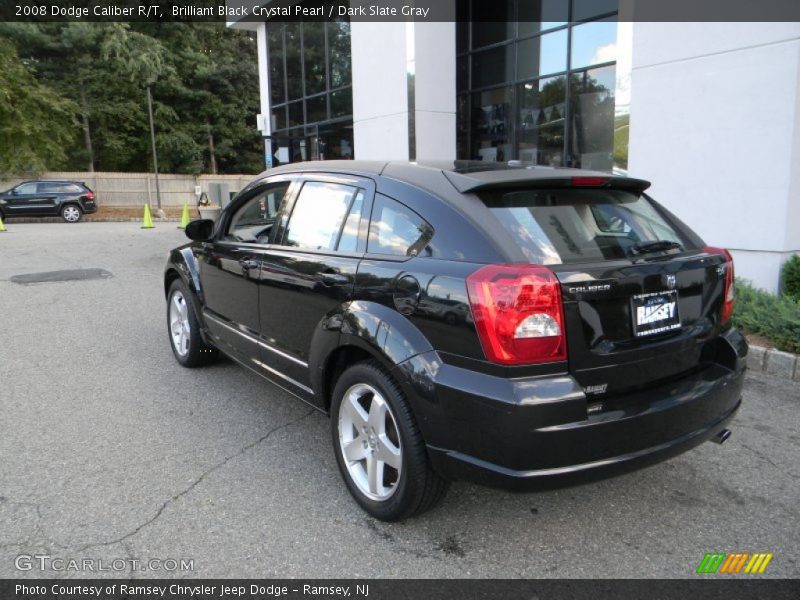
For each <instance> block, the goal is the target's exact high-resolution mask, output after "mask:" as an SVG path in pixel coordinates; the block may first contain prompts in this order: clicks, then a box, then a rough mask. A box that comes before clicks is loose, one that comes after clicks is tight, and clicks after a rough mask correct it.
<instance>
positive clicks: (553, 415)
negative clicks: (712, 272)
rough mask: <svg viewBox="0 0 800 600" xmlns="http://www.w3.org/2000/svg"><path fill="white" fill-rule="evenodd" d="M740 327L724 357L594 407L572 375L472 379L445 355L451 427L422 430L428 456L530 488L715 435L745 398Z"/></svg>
mask: <svg viewBox="0 0 800 600" xmlns="http://www.w3.org/2000/svg"><path fill="white" fill-rule="evenodd" d="M729 335H732V336H738V337H741V336H740V335H739V334H738V333H732V334H729ZM738 337H737V338H736V339H731V340H728V341H726V340H725V339H724V338H723V339H722V340H721V341H722V342H724V343H725V347H726V348H727V352H728V354H729V356H728V360H726V361H724V364H720V363H712V364H710V365H706V366H705V368H703V369H702V370H701V371H699V372H697V373H695V374H692V375H690V376H686V377H684V378H682V379H679V380H677V381H670V382H668V383H665V384H663V385H660V386H658V387H655V388H649V389H647V390H645V391H642V392H636V393H631V394H627V395H624V396H617V397H614V398H609V399H607V400H602V404H601V403H600V402H597V401H595V400H594V398H593V399H592V400H593V402H592V404H591V406H592V410H591V411H590V410H589V406H590V405H589V403H588V402H587V399H586V396H585V395H584V394H583V392H582V390H581V389H580V387H579V386H578V384H577V382H575V381H574V380H573V379H572V378H571V377H570V376H566V375H565V376H560V377H545V378H533V379H526V380H505V379H499V378H494V377H489V376H484V375H479V376H477V377H478V378H486V377H489V379H493V380H496V381H493V382H483V383H481V384H479V385H477V386H476V374H475V373H474V372H469V375H466V374H465V373H459V371H462V370H461V369H458V368H457V367H453V366H450V365H445V364H442V365H440V367H439V368H438V369H437V371H436V376H435V382H434V386H435V396H436V399H437V403H438V405H439V406H440V407H441V410H442V415H443V418H444V419H445V421H446V423H447V427H448V430H447V434H446V435H444V436H438V435H433V436H426V439H427V440H428V442H429V445H428V451H429V456H430V458H431V461H432V464H433V466H434V468H435V469H436V470H437V471H438V472H439V473H441V474H442V475H443V476H445V477H447V478H449V479H456V480H458V479H461V480H469V481H474V482H477V483H481V484H484V485H489V486H492V487H500V488H506V489H512V490H519V491H524V490H534V489H545V488H552V487H560V486H565V485H574V484H578V483H584V482H587V481H591V480H594V479H599V478H604V477H608V476H611V475H614V474H618V473H623V472H627V471H631V470H634V469H637V468H641V467H644V466H647V465H650V464H653V463H656V462H659V461H662V460H665V459H667V458H670V457H672V456H675V455H677V454H680V453H682V452H685V451H687V450H689V449H691V448H693V447H695V446H697V445H698V444H700V443H702V442H704V441H706V440H709V439H710V438H712V437H714V436H715V435H717V434H718V433H719V432H720V431H721V430H722V429H724V428H725V427H726V425H727V424H728V423H729V422H730V421H731V419H732V418H733V416H734V414H735V413H736V411H737V410H738V408H739V406H740V403H741V392H742V385H743V381H744V372H745V361H744V357H745V355H746V352H747V348H746V345H745V344H744V343H743V340H740V339H738ZM491 390H494V391H493V392H492V391H491ZM487 392H490V393H489V394H488V395H487ZM437 441H442V442H444V443H438V444H437V443H436V442H437Z"/></svg>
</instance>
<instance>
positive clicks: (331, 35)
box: [327, 21, 352, 112]
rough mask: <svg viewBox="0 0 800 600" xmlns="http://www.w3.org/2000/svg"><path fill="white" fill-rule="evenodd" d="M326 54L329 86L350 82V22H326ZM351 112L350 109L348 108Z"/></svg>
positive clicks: (339, 85)
mask: <svg viewBox="0 0 800 600" xmlns="http://www.w3.org/2000/svg"><path fill="white" fill-rule="evenodd" d="M327 26H328V46H329V48H328V56H329V59H330V71H331V88H338V87H342V86H344V85H350V84H351V83H352V76H351V73H350V23H349V22H348V21H333V22H331V23H328V25H327ZM350 112H352V109H350Z"/></svg>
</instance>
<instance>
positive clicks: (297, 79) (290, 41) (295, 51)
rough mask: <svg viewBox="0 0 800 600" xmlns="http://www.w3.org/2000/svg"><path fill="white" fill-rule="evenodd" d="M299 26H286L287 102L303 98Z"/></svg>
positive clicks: (296, 24) (292, 24) (294, 24)
mask: <svg viewBox="0 0 800 600" xmlns="http://www.w3.org/2000/svg"><path fill="white" fill-rule="evenodd" d="M300 25H301V24H300V23H287V24H286V50H285V51H286V83H287V86H286V87H287V92H288V93H289V100H293V99H295V98H302V97H303V67H302V61H301V60H300V52H301V48H300Z"/></svg>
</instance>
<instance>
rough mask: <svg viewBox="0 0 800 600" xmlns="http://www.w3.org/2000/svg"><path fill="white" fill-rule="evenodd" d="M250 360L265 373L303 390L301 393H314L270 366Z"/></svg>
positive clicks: (253, 359)
mask: <svg viewBox="0 0 800 600" xmlns="http://www.w3.org/2000/svg"><path fill="white" fill-rule="evenodd" d="M250 360H252V361H253V362H254V363H255V364H257V365H258V366H259V367H261V368H262V369H264V370H265V371H269V372H270V373H272V374H273V375H275V376H276V377H280V378H281V379H284V380H286V381H288V382H289V383H291V384H292V385H295V386H297V387H299V388H300V389H301V390H303V391H304V392H306V393H307V394H313V393H314V390H312V389H311V388H310V387H308V386H306V385H303V384H302V383H300V382H299V381H297V380H295V379H292V378H291V377H289V376H288V375H284V374H283V373H281V372H280V371H278V370H276V369H273V368H272V367H270V366H267V365H265V364H264V363H262V362H261V361H260V360H256V359H255V358H251V359H250Z"/></svg>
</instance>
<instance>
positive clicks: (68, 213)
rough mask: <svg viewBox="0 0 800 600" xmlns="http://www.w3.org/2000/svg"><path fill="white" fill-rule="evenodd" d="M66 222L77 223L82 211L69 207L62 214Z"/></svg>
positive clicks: (75, 207)
mask: <svg viewBox="0 0 800 600" xmlns="http://www.w3.org/2000/svg"><path fill="white" fill-rule="evenodd" d="M62 214H63V216H64V220H65V221H67V222H69V223H75V222H77V221H78V219H80V218H81V211H80V209H79V208H78V207H77V206H67V207H65V208H64V212H63V213H62Z"/></svg>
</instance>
